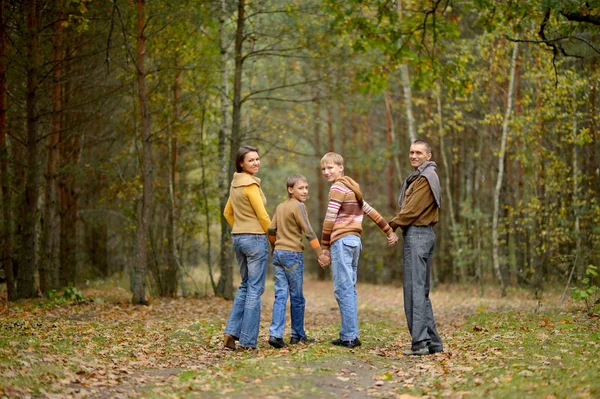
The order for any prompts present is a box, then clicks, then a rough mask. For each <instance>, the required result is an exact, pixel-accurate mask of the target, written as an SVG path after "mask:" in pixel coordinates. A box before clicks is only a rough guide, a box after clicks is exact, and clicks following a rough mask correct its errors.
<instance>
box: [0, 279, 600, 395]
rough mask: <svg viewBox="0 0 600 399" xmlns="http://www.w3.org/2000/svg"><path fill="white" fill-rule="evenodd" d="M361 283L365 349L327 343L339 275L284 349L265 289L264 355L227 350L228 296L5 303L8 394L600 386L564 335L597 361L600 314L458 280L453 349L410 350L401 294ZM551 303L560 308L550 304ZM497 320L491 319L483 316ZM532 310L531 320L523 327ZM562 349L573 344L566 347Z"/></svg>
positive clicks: (308, 291) (323, 287) (308, 290)
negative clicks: (308, 341)
mask: <svg viewBox="0 0 600 399" xmlns="http://www.w3.org/2000/svg"><path fill="white" fill-rule="evenodd" d="M357 291H358V294H359V321H360V323H361V326H360V327H361V341H363V346H362V347H360V348H354V349H351V350H348V349H347V348H339V347H334V346H332V345H330V344H329V341H330V340H331V339H334V338H336V337H337V331H338V328H339V311H338V309H337V304H336V302H335V299H334V298H333V292H332V287H331V283H330V282H315V281H308V282H307V283H306V284H305V296H306V299H307V309H306V322H305V324H306V329H307V332H308V335H309V336H311V337H314V338H316V339H317V342H316V343H315V344H312V345H295V346H293V347H288V348H285V349H283V350H275V349H272V348H270V347H269V346H268V344H267V343H266V341H267V340H268V327H269V323H270V316H271V313H270V312H271V309H272V302H273V299H272V298H273V293H272V287H268V289H267V291H266V292H265V294H264V295H263V313H262V318H261V334H260V336H259V350H258V351H255V352H252V353H241V352H230V351H225V350H223V349H222V335H223V330H224V324H225V321H226V320H227V317H228V313H229V310H230V308H231V302H229V301H225V300H222V299H220V298H204V299H198V298H180V299H159V298H153V299H152V300H151V302H152V305H151V306H146V307H138V306H133V305H131V304H130V303H129V298H128V297H126V296H125V295H121V297H119V295H117V294H115V293H114V292H110V293H108V294H107V293H105V292H101V291H96V292H86V293H85V295H86V296H87V297H93V296H97V297H100V298H101V299H102V300H99V301H94V302H88V303H83V304H77V305H62V306H41V305H43V304H41V303H40V301H37V302H36V301H29V302H23V303H19V305H18V306H14V307H11V308H10V309H9V308H5V307H4V308H1V309H0V329H1V332H2V337H3V338H2V341H0V343H1V345H0V375H1V377H0V395H4V396H6V397H18V398H26V397H47V398H132V397H156V398H161V397H190V398H192V397H197V396H198V395H199V394H200V393H202V396H203V397H222V396H224V397H231V398H237V397H239V398H242V397H243V398H251V397H267V396H269V397H272V398H278V397H281V398H284V397H314V398H319V397H347V398H367V397H386V398H388V397H393V398H411V397H440V396H441V397H445V396H450V397H469V396H479V395H480V394H483V393H484V392H488V394H489V392H494V390H495V389H504V388H502V386H503V385H511V384H515V383H518V384H520V385H518V386H519V387H525V389H526V390H527V389H529V392H534V391H535V389H534V390H533V391H532V390H531V381H533V382H534V386H537V385H535V384H537V381H538V380H540V381H541V380H542V379H544V378H546V377H554V378H555V379H554V380H553V379H552V378H550V380H549V382H548V383H547V384H548V386H549V387H550V388H552V384H553V381H554V383H558V382H557V381H559V382H560V381H563V380H562V379H561V377H560V376H554V375H553V374H552V372H553V371H552V370H553V369H554V368H558V369H559V370H562V371H563V372H566V373H569V375H570V376H571V375H572V376H573V377H570V378H576V377H577V376H578V375H579V374H580V373H581V377H580V378H582V379H581V381H580V383H578V384H577V386H576V387H573V391H572V392H575V394H576V395H575V396H578V397H584V398H585V397H593V396H594V395H595V393H597V392H598V389H600V388H599V387H598V383H595V384H594V383H593V382H592V383H591V382H590V380H589V379H588V378H587V377H586V375H585V374H584V373H583V372H581V370H574V369H573V367H572V363H569V362H568V355H569V354H571V352H572V345H568V344H569V341H568V340H563V339H564V338H568V337H566V336H565V335H568V334H570V333H571V330H572V329H573V328H575V326H578V325H580V324H583V323H587V324H586V328H588V329H589V331H590V339H589V340H587V341H583V340H581V344H580V345H579V347H580V348H581V350H580V351H579V352H578V355H579V356H581V357H582V359H584V360H586V361H589V362H590V363H593V362H594V360H595V362H596V363H595V364H596V367H597V365H598V363H597V362H598V360H597V359H598V354H599V348H600V345H599V344H598V342H597V339H592V336H593V334H596V335H595V337H596V338H597V337H598V323H597V319H596V320H592V321H591V322H590V321H589V320H587V319H585V320H582V316H581V315H580V314H579V313H576V312H575V313H574V312H572V311H570V312H567V311H565V309H559V310H558V311H559V312H563V313H564V314H561V315H558V316H555V315H553V314H548V313H545V314H537V315H536V314H533V312H534V310H535V309H537V308H538V302H537V300H533V299H528V298H527V296H525V295H522V296H520V297H512V298H501V297H499V296H498V295H496V296H494V295H489V296H488V297H487V298H480V297H477V296H475V295H469V294H470V293H468V292H465V290H464V289H461V288H460V287H457V288H453V287H445V288H443V289H438V290H436V292H434V293H432V303H433V306H434V312H435V314H436V321H437V324H438V330H439V331H440V334H441V335H442V338H443V339H444V341H445V342H444V343H445V351H444V353H440V354H436V355H432V356H423V357H406V356H404V355H403V354H402V352H403V350H405V349H407V348H409V346H410V337H409V334H408V332H407V329H406V324H405V323H406V321H405V318H404V314H403V310H402V309H403V307H402V306H403V305H402V290H401V289H400V288H397V287H393V286H373V285H367V284H360V283H359V285H358V287H357ZM544 311H546V312H552V311H553V307H552V306H551V303H547V304H546V306H545V307H544ZM488 315H492V316H493V317H492V318H491V319H490V318H486V317H484V316H488ZM479 316H481V318H478V317H479ZM524 318H525V319H526V318H531V319H533V320H534V323H535V324H534V325H533V326H532V325H530V324H527V323H522V322H521V321H522V320H524ZM469 323H472V324H469ZM560 325H563V326H564V325H567V326H568V327H566V328H565V327H563V328H558V326H560ZM571 326H573V327H571ZM286 331H287V332H289V317H288V325H287V328H286ZM578 339H579V338H578ZM531 340H533V341H535V342H536V343H538V344H541V345H545V346H546V347H547V348H548V349H547V350H546V352H547V353H548V354H547V355H546V354H545V352H544V351H541V352H539V353H536V355H537V356H534V355H531V354H529V355H528V354H525V355H524V353H523V352H524V351H525V350H524V349H522V348H523V346H524V345H525V346H527V345H530V343H529V341H531ZM571 342H572V341H571ZM561 344H565V345H568V346H567V347H566V348H565V349H564V352H562V351H561V347H562V346H563V345H561ZM554 349H557V350H554ZM522 380H527V381H530V382H526V383H523V382H520V381H522ZM540 384H541V383H540ZM538 385H539V384H538ZM249 386H252V387H253V389H252V390H251V391H248V389H247V388H248V387H249ZM536 389H537V388H536ZM547 391H548V392H550V391H552V389H549V390H547ZM248 392H250V393H248ZM498 392H503V391H498ZM491 396H492V397H493V396H494V395H493V394H492V395H491ZM559 396H560V395H559Z"/></svg>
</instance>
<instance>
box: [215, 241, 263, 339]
mask: <svg viewBox="0 0 600 399" xmlns="http://www.w3.org/2000/svg"><path fill="white" fill-rule="evenodd" d="M233 249H234V251H235V257H236V259H237V262H238V265H239V266H240V276H241V277H242V282H241V284H240V286H239V288H238V291H237V293H236V294H235V299H234V301H233V308H232V309H231V314H230V315H229V319H228V320H227V326H226V327H225V333H226V334H229V335H233V336H234V337H238V338H239V343H240V345H241V346H244V347H249V348H256V343H257V341H258V328H259V326H260V311H261V299H260V297H261V295H262V293H263V292H264V290H265V279H266V276H267V263H268V259H269V242H268V240H267V235H266V234H234V235H233Z"/></svg>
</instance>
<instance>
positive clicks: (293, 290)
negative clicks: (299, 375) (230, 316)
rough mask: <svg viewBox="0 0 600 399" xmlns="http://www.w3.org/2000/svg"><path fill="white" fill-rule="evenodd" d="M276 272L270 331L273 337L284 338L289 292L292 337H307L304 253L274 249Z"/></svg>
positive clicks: (274, 267)
mask: <svg viewBox="0 0 600 399" xmlns="http://www.w3.org/2000/svg"><path fill="white" fill-rule="evenodd" d="M273 269H274V274H275V302H274V303H273V319H272V321H271V327H270V328H269V333H270V335H271V336H272V337H275V338H283V330H284V328H285V308H286V304H287V298H288V293H289V296H290V314H291V318H292V334H291V335H292V338H298V339H301V338H306V333H305V332H304V308H305V305H306V300H305V299H304V294H303V292H302V283H303V280H304V254H303V253H302V252H293V251H285V250H279V249H278V250H275V251H273Z"/></svg>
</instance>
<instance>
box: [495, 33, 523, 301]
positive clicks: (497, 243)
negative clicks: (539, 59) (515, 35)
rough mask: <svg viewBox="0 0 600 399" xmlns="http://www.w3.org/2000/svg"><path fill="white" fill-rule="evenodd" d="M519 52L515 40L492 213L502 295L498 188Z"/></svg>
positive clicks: (501, 174) (497, 275)
mask: <svg viewBox="0 0 600 399" xmlns="http://www.w3.org/2000/svg"><path fill="white" fill-rule="evenodd" d="M518 54H519V43H518V42H515V44H514V47H513V55H512V59H511V64H510V80H509V83H508V93H507V102H506V112H505V113H504V123H503V125H502V140H501V142H500V153H499V154H498V180H497V181H496V187H495V189H494V213H493V216H492V259H493V264H494V273H495V274H496V277H497V278H498V280H499V282H500V288H501V289H502V296H506V284H505V282H504V277H503V276H502V271H501V270H500V255H499V246H500V245H499V239H498V219H499V213H500V190H501V189H502V178H503V176H504V156H505V154H506V141H507V138H508V123H509V121H510V116H511V113H512V106H513V104H512V103H513V93H514V90H515V75H516V74H515V71H516V66H517V57H518Z"/></svg>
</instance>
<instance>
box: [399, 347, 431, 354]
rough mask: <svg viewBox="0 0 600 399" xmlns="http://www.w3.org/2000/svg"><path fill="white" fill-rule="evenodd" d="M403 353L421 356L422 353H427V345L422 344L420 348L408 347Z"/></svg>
mask: <svg viewBox="0 0 600 399" xmlns="http://www.w3.org/2000/svg"><path fill="white" fill-rule="evenodd" d="M404 354H405V355H406V356H423V355H429V347H427V346H424V347H422V348H420V349H409V350H405V351H404Z"/></svg>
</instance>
